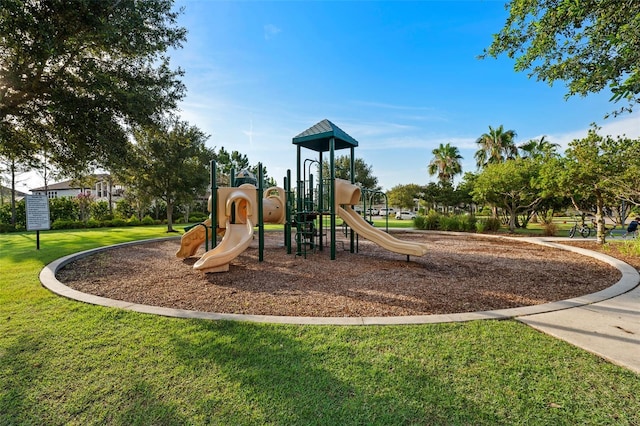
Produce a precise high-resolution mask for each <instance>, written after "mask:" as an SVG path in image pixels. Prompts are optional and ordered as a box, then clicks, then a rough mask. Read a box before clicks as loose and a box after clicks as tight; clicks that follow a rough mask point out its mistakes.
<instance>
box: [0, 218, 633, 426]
mask: <svg viewBox="0 0 640 426" xmlns="http://www.w3.org/2000/svg"><path fill="white" fill-rule="evenodd" d="M165 235H166V234H165V232H164V228H163V227H141V228H138V227H136V228H121V229H118V228H112V229H99V230H78V231H64V232H63V231H59V232H58V231H47V232H43V233H42V235H41V245H42V249H41V250H40V251H36V249H35V236H34V234H33V233H15V234H0V250H1V252H0V425H69V424H71V425H87V424H109V425H112V424H115V425H136V424H140V425H143V424H144V425H147V424H153V425H185V424H189V425H192V424H193V425H200V424H224V425H254V424H259V425H262V424H273V425H280V424H281V425H376V424H378V425H390V424H402V425H409V424H420V425H423V424H453V425H455V424H461V425H480V424H486V425H496V424H527V425H532V424H539V425H562V424H567V425H574V424H620V425H633V424H635V425H637V424H640V398H639V397H638V396H639V395H640V380H639V379H640V378H639V377H638V375H636V374H633V373H631V372H629V371H627V370H625V369H622V368H619V367H616V366H614V365H612V364H610V363H608V362H605V361H603V360H601V359H599V358H598V357H596V356H593V355H591V354H589V353H587V352H585V351H583V350H580V349H577V348H575V347H573V346H570V345H568V344H566V343H564V342H561V341H559V340H556V339H553V338H551V337H548V336H546V335H544V334H541V333H539V332H537V331H534V330H533V329H531V328H528V327H527V326H525V325H522V324H520V323H518V322H516V321H478V322H470V323H458V324H437V325H420V326H393V327H392V326H384V327H383V326H377V327H327V326H290V325H268V324H251V323H236V322H213V321H204V320H188V319H175V318H163V317H157V316H152V315H146V314H140V313H135V312H128V311H123V310H118V309H109V308H103V307H99V306H91V305H86V304H82V303H79V302H75V301H71V300H66V299H63V298H61V297H59V296H56V295H54V294H52V293H50V292H49V291H47V290H46V289H44V288H43V287H42V286H41V285H40V283H39V281H38V273H39V271H40V269H41V268H42V267H43V266H44V265H45V264H46V263H48V262H50V261H52V260H54V259H55V258H58V257H60V256H63V255H66V254H69V253H73V252H77V251H80V250H84V249H87V248H90V247H95V246H100V245H107V244H112V243H117V242H122V241H128V240H134V239H142V238H152V237H160V236H165Z"/></svg>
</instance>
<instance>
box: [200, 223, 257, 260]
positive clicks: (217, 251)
mask: <svg viewBox="0 0 640 426" xmlns="http://www.w3.org/2000/svg"><path fill="white" fill-rule="evenodd" d="M252 240H253V224H252V223H251V221H250V220H247V222H246V223H238V224H231V223H229V222H228V221H227V226H226V228H225V233H224V237H222V241H220V244H218V245H217V246H216V248H214V249H213V250H210V251H208V252H206V253H205V254H204V255H203V256H202V257H201V258H200V259H198V261H197V262H196V263H195V264H194V265H193V269H197V270H199V271H202V272H227V271H228V270H229V263H231V261H232V260H233V259H235V258H236V257H238V256H239V255H240V254H241V253H242V252H243V251H245V250H246V249H247V247H249V245H251V241H252Z"/></svg>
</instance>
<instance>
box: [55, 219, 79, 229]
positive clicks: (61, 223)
mask: <svg viewBox="0 0 640 426" xmlns="http://www.w3.org/2000/svg"><path fill="white" fill-rule="evenodd" d="M84 227H85V223H84V222H82V221H80V220H63V219H58V220H55V221H53V223H52V224H51V229H81V228H84Z"/></svg>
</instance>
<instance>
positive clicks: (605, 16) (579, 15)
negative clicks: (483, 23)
mask: <svg viewBox="0 0 640 426" xmlns="http://www.w3.org/2000/svg"><path fill="white" fill-rule="evenodd" d="M507 9H508V10H509V17H508V18H507V21H506V22H505V25H504V27H503V28H502V30H500V32H499V33H497V34H495V35H494V39H493V43H492V44H491V46H490V47H489V48H488V49H487V50H486V51H485V54H484V55H483V56H493V57H497V56H499V55H500V54H502V53H506V54H507V55H508V56H509V57H510V58H515V70H516V71H525V70H529V71H530V76H536V77H537V79H538V80H541V81H545V82H547V83H549V84H550V85H551V84H553V83H554V82H555V81H558V80H559V81H564V82H565V83H566V84H567V88H568V92H567V96H572V95H576V94H577V95H581V96H585V95H587V94H589V93H596V92H600V91H601V90H603V89H605V88H607V87H609V88H610V90H611V92H612V98H611V99H612V100H614V101H620V100H626V101H627V102H628V103H627V105H625V106H622V107H621V108H620V109H619V110H618V111H617V112H621V111H625V110H626V111H629V112H630V111H631V110H632V109H633V107H634V105H636V104H637V103H638V102H640V65H639V64H640V41H639V39H638V34H640V2H638V1H635V0H620V1H615V0H571V1H568V0H512V1H511V2H509V3H508V4H507Z"/></svg>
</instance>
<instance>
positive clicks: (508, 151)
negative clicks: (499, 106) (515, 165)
mask: <svg viewBox="0 0 640 426" xmlns="http://www.w3.org/2000/svg"><path fill="white" fill-rule="evenodd" d="M515 137H516V132H515V130H506V131H505V130H504V127H503V126H502V124H501V125H500V126H499V127H498V128H496V129H494V128H493V127H491V126H489V133H484V134H483V135H482V136H480V137H479V138H478V139H477V140H476V143H477V144H478V146H479V148H478V151H476V153H475V154H474V158H475V159H476V164H477V166H478V168H483V167H486V166H487V165H489V164H497V163H502V162H504V161H506V160H512V159H514V158H516V157H517V156H518V148H517V147H516V145H515V143H514V139H515Z"/></svg>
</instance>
